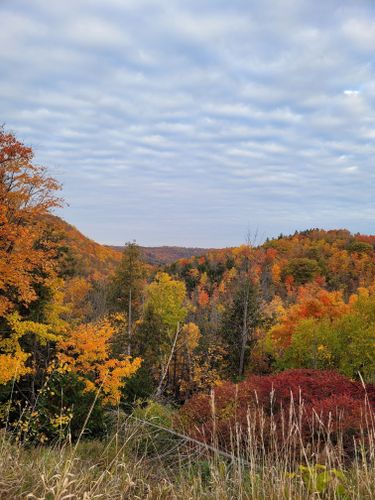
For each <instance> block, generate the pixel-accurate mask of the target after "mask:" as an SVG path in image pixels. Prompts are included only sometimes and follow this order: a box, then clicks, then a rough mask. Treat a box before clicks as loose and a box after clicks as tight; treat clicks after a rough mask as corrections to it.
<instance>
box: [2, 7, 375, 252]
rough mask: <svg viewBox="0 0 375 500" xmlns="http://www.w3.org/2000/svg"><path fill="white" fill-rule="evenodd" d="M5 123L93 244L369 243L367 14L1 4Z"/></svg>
mask: <svg viewBox="0 0 375 500" xmlns="http://www.w3.org/2000/svg"><path fill="white" fill-rule="evenodd" d="M0 22H1V29H0V75H1V76H0V122H3V123H5V125H6V128H7V129H10V130H12V131H13V132H15V133H16V135H17V136H18V137H19V138H21V139H22V140H23V141H24V142H26V143H27V144H30V145H32V146H33V147H34V150H35V152H36V158H37V161H38V162H39V163H41V164H44V165H46V166H48V167H49V168H50V171H51V173H52V174H53V175H54V176H55V177H57V178H58V179H59V180H60V181H62V182H63V184H64V191H63V194H64V197H65V199H66V202H67V203H68V204H69V206H67V207H66V208H64V210H63V211H62V212H60V214H62V215H63V217H64V218H65V219H66V220H68V221H69V222H71V223H73V224H74V225H76V226H77V227H78V228H79V229H80V230H81V231H83V232H84V233H85V234H87V235H88V236H90V237H91V238H94V239H96V240H97V241H100V242H103V243H113V244H122V243H124V242H125V241H128V240H132V239H136V240H137V241H138V242H139V243H141V244H145V245H159V244H176V245H195V246H210V247H212V246H218V247H219V246H228V245H233V244H237V243H240V242H241V241H243V240H244V238H245V236H246V233H247V231H248V230H250V231H251V232H255V231H256V230H257V231H258V233H259V235H261V237H265V236H272V235H277V234H279V233H280V232H283V233H289V232H294V230H295V229H305V228H310V227H324V228H338V227H346V228H349V229H351V230H352V231H360V232H366V233H375V227H374V226H375V224H374V222H375V162H374V159H375V2H374V1H373V0H368V1H365V0H363V1H361V0H351V1H349V0H347V1H346V0H341V1H339V0H325V1H324V2H323V1H321V2H320V1H319V2H317V1H315V0H257V1H256V0H232V1H228V0H189V1H182V0H105V1H103V0H64V1H60V2H59V1H46V0H24V1H21V0H1V1H0Z"/></svg>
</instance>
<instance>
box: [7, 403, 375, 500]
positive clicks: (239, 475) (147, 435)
mask: <svg viewBox="0 0 375 500" xmlns="http://www.w3.org/2000/svg"><path fill="white" fill-rule="evenodd" d="M111 418H112V424H111V435H110V437H108V438H107V439H105V440H100V441H98V440H90V441H87V440H79V441H77V442H76V443H71V442H69V441H63V442H59V443H55V444H54V445H52V446H48V447H43V446H38V447H25V446H24V445H22V444H20V443H18V444H17V443H16V442H14V440H12V439H11V438H10V436H9V435H8V434H5V433H4V434H3V435H2V436H1V441H0V442H1V445H0V446H1V453H0V477H1V480H0V497H1V498H21V497H22V498H46V499H50V498H51V499H52V498H53V499H64V498H86V499H91V498H113V499H116V498H118V499H120V498H142V499H146V498H152V499H154V498H155V499H159V498H160V499H173V498H191V499H204V498H207V499H218V498H220V499H245V498H249V499H250V498H254V499H261V498H271V499H276V498H285V499H298V498H301V499H302V498H326V499H327V498H332V499H333V498H337V499H349V498H350V499H371V498H374V495H375V463H374V460H375V446H374V445H375V440H374V437H375V434H374V427H373V423H372V424H371V423H370V422H367V424H368V425H370V426H372V428H371V429H369V428H367V429H364V431H365V432H364V433H365V434H366V435H367V436H368V437H369V439H364V438H363V439H359V440H358V441H357V446H356V448H355V452H354V454H353V456H352V459H351V460H350V461H349V462H348V461H347V459H346V458H345V457H346V455H345V453H344V452H343V449H342V448H340V446H339V445H338V444H337V442H336V443H335V444H334V443H333V442H332V441H331V440H330V436H329V432H327V428H326V427H323V426H320V427H319V425H318V427H317V430H318V428H319V431H320V442H319V444H318V443H315V444H314V445H313V446H303V445H302V443H301V441H300V428H299V427H298V419H297V420H296V421H293V420H292V421H290V422H289V424H288V426H287V428H286V429H285V430H286V434H285V438H284V440H283V441H280V440H279V439H275V440H272V444H271V447H270V443H269V442H266V441H267V440H266V439H265V438H264V436H265V434H266V433H263V431H265V428H264V427H262V425H260V426H259V422H258V421H257V423H255V421H252V420H251V419H248V422H247V424H246V427H245V428H239V427H237V428H234V429H233V440H232V445H231V448H230V449H228V450H227V451H226V452H222V451H220V450H219V449H218V448H216V447H215V446H213V445H208V444H200V443H199V442H198V441H196V440H194V439H190V438H189V437H187V436H185V437H184V436H183V435H182V434H181V433H175V432H174V431H173V430H172V429H171V428H170V418H171V414H170V411H169V410H167V409H166V407H165V406H161V405H158V404H156V403H153V404H150V405H149V406H148V407H147V409H144V408H143V409H138V410H136V411H135V412H134V413H133V415H131V416H126V415H124V414H122V413H121V412H116V411H114V412H113V414H112V416H111ZM279 430H280V429H275V434H274V435H275V436H276V435H277V434H278V431H279ZM243 435H246V436H247V438H249V439H248V440H247V446H246V448H245V449H244V448H243V447H242V446H241V445H240V442H241V441H242V439H243ZM259 436H263V437H262V438H261V439H260V440H259ZM322 445H323V446H322Z"/></svg>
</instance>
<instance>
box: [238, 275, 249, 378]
mask: <svg viewBox="0 0 375 500" xmlns="http://www.w3.org/2000/svg"><path fill="white" fill-rule="evenodd" d="M249 294H250V286H249V285H248V284H247V286H246V295H245V303H244V310H243V321H242V334H241V352H240V364H239V370H238V374H239V376H240V377H241V376H242V375H243V373H244V365H245V350H246V345H247V340H248V339H247V336H248V332H247V311H248V307H249Z"/></svg>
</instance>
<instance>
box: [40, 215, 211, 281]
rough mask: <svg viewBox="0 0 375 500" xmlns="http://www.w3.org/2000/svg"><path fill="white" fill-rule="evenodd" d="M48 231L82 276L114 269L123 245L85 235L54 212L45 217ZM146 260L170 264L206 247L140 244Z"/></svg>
mask: <svg viewBox="0 0 375 500" xmlns="http://www.w3.org/2000/svg"><path fill="white" fill-rule="evenodd" d="M47 224H48V227H49V230H50V231H51V232H52V233H53V234H54V239H55V240H56V241H58V242H59V245H60V247H61V248H63V249H65V250H66V254H67V258H68V259H70V260H69V262H67V265H68V266H70V267H72V266H74V268H75V271H76V272H77V273H78V274H79V275H82V276H87V277H90V278H92V279H100V278H103V277H105V276H107V275H108V274H110V273H111V272H113V270H114V269H115V268H116V266H117V264H118V262H119V261H120V259H121V253H122V250H123V247H119V246H110V245H101V244H100V243H97V242H96V241H93V240H91V239H90V238H87V236H84V235H83V234H82V233H81V232H80V231H79V230H78V229H77V228H76V227H74V226H72V225H71V224H69V223H68V222H66V221H65V220H63V219H61V218H60V217H57V216H56V215H48V216H47ZM141 249H142V252H143V255H144V258H145V260H146V262H148V263H149V264H152V265H163V264H171V263H173V262H175V261H177V260H179V259H190V258H192V257H197V256H198V257H199V256H201V255H204V254H206V253H207V252H208V251H209V249H206V248H185V247H172V246H161V247H141Z"/></svg>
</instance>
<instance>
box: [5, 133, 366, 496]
mask: <svg viewBox="0 0 375 500" xmlns="http://www.w3.org/2000/svg"><path fill="white" fill-rule="evenodd" d="M0 168H1V171H0V175H1V178H0V198H1V205H0V218H1V224H0V231H1V240H0V245H1V247H0V270H1V274H0V318H1V319H0V321H1V337H0V423H1V428H2V431H1V432H2V450H3V451H2V453H3V456H6V455H7V454H8V453H10V454H13V453H18V454H19V453H20V451H15V450H29V451H28V452H27V453H29V454H30V453H31V451H30V450H34V452H33V453H36V456H37V458H35V457H34V459H33V460H40V459H41V454H42V453H43V452H42V451H41V450H43V449H44V450H48V449H50V450H54V451H56V450H60V451H59V454H60V453H66V454H69V453H70V451H69V450H71V448H70V447H71V446H73V450H74V453H78V451H77V449H78V450H79V452H80V453H81V454H82V453H83V454H84V453H85V452H84V451H83V452H82V449H81V447H82V446H83V447H86V448H87V447H89V446H92V447H93V450H94V451H92V454H94V455H95V453H97V454H99V455H100V456H101V457H102V460H104V461H105V462H106V463H105V465H103V467H106V468H107V469H106V470H108V471H111V474H109V472H108V474H109V475H110V476H111V477H112V480H113V477H117V476H118V475H119V474H118V472H116V471H115V472H114V471H113V470H112V468H113V463H116V464H117V466H118V460H119V454H120V455H121V453H123V452H124V450H126V454H127V455H129V454H130V455H131V458H128V459H127V460H131V461H132V465H130V464H129V463H128V464H127V466H126V467H127V468H128V470H129V471H131V472H128V474H135V473H136V471H135V469H136V463H137V461H138V460H141V458H140V457H142V460H144V461H145V462H146V463H149V464H150V465H148V467H149V468H150V469H152V468H153V466H154V465H153V464H154V463H155V460H156V458H155V457H157V460H161V461H163V463H164V465H163V467H166V471H167V470H168V474H167V472H165V474H167V476H165V477H164V481H167V479H166V477H168V478H169V479H168V481H167V482H165V484H164V486H161V485H160V484H159V486H156V485H155V484H154V485H152V486H150V485H148V487H149V488H153V489H154V490H153V491H154V493H153V494H154V495H155V498H156V497H157V495H159V494H160V498H161V497H162V495H163V493H162V489H163V488H165V489H166V490H165V491H166V492H167V490H168V488H169V490H168V491H169V493H165V495H166V496H165V498H169V496H168V495H169V494H170V496H171V497H173V495H177V496H178V492H177V490H176V489H175V488H177V486H176V484H175V483H173V481H175V480H172V479H170V477H171V475H173V474H174V475H176V474H177V475H181V474H183V475H184V476H185V477H184V479H183V480H182V479H181V478H180V483H179V484H180V487H182V486H181V484H185V486H184V487H187V486H186V483H187V484H188V485H189V488H191V491H193V490H194V489H196V488H198V490H196V491H198V493H196V494H197V495H198V496H197V498H199V497H203V495H206V494H207V495H208V490H207V491H206V489H207V488H208V487H209V488H212V487H213V484H212V483H215V481H216V483H220V481H221V483H222V482H223V478H222V477H221V478H220V477H216V476H215V474H219V476H220V474H221V475H223V474H224V476H225V477H224V479H225V481H224V483H225V484H226V485H227V486H226V487H228V484H229V483H230V481H232V480H233V478H232V479H229V478H228V476H230V477H231V476H232V475H233V474H235V473H239V470H240V469H241V470H242V467H243V464H242V462H241V461H240V466H238V464H237V462H236V460H238V457H243V460H244V461H246V462H247V461H250V462H251V461H252V460H253V461H254V463H253V462H252V463H251V464H250V466H249V467H250V472H248V471H247V472H246V474H247V479H246V478H244V477H243V478H242V479H238V478H237V479H236V483H235V484H236V485H237V486H236V488H239V487H240V486H238V485H239V484H241V488H244V489H246V488H250V490H251V489H253V490H252V491H254V488H263V489H262V490H261V491H264V488H265V485H264V484H262V481H264V480H265V478H263V479H262V477H261V475H260V474H261V473H260V472H255V470H253V468H254V467H255V468H256V467H258V465H257V460H258V461H259V460H261V461H262V463H263V466H266V462H267V461H269V460H270V459H271V458H270V457H273V458H272V460H274V461H276V462H277V463H278V464H279V465H280V463H281V462H282V463H283V465H282V467H281V472H280V471H279V472H278V473H279V474H281V475H282V479H280V478H279V480H281V481H282V488H283V491H284V493H285V495H286V497H288V495H296V496H298V495H302V496H303V495H304V494H306V495H307V494H308V492H309V491H310V492H311V491H315V490H316V491H317V492H318V493H317V494H319V495H322V496H323V497H324V498H326V497H328V496H329V495H331V496H332V495H333V496H332V498H333V497H335V498H338V497H340V498H348V497H349V496H348V495H349V492H351V493H352V494H353V495H354V493H353V491H354V490H355V489H356V488H358V487H359V486H358V484H356V482H355V480H354V476H351V472H350V471H351V468H353V467H354V466H353V465H351V464H353V463H355V464H356V469H355V471H356V472H355V473H356V474H357V475H358V474H359V475H361V474H364V473H365V472H364V471H366V470H367V475H368V477H367V483H366V488H367V489H368V491H367V492H366V491H362V492H361V495H363V496H361V498H365V497H366V498H370V496H366V495H367V494H368V495H370V494H371V491H373V490H371V488H373V486H374V484H373V483H372V482H371V480H370V477H373V469H371V467H373V460H374V455H373V453H374V427H373V418H374V413H373V411H374V404H375V385H373V384H375V342H374V340H375V337H374V332H375V236H370V235H363V234H351V233H350V232H349V231H347V230H344V229H339V230H331V231H324V230H320V229H314V228H313V229H308V230H306V231H303V232H296V233H295V234H293V235H288V236H286V235H280V236H279V237H278V238H276V239H269V240H266V241H265V242H264V243H261V244H258V243H257V242H256V241H253V240H252V235H249V237H248V239H247V241H245V242H244V244H243V245H241V246H240V247H235V248H224V249H220V250H217V249H211V250H206V251H205V250H202V249H200V250H199V251H198V250H194V249H190V250H189V249H186V250H185V254H186V253H187V255H186V256H184V257H183V258H178V259H176V260H173V259H174V257H172V259H171V257H170V254H171V252H172V254H173V252H177V250H176V249H168V248H166V249H163V248H161V249H158V250H157V252H156V254H152V252H151V253H150V251H151V250H149V251H147V249H142V248H141V247H139V246H138V245H137V243H135V242H128V243H126V244H125V245H124V247H123V248H122V249H119V248H112V247H106V246H103V245H99V244H97V243H95V242H93V241H91V240H89V239H88V238H86V237H84V236H83V235H82V234H81V233H80V232H79V231H78V230H77V229H75V228H74V227H73V226H70V225H69V224H67V223H66V222H64V221H63V220H62V219H60V218H59V217H57V216H56V215H54V214H53V211H54V209H56V208H57V207H62V206H63V205H64V200H63V190H62V189H61V186H60V184H59V182H58V181H57V180H55V179H53V178H52V177H50V175H49V173H48V170H47V169H46V168H44V167H40V166H38V165H37V164H35V162H34V160H33V151H32V149H31V148H29V147H27V146H25V145H24V144H23V143H22V141H21V140H20V139H19V138H17V137H15V136H14V135H13V134H12V133H10V132H7V131H6V130H4V129H2V130H1V132H0ZM253 239H254V238H253ZM163 252H164V253H165V255H163ZM200 252H201V253H200ZM197 253H198V255H196V254H197ZM173 255H174V254H173ZM155 261H156V262H155ZM119 426H120V427H121V426H123V427H121V428H125V429H126V432H125V431H124V430H123V431H122V432H119V431H118V429H119ZM135 435H136V436H137V437H136V438H134V436H135ZM113 436H116V437H115V438H113ZM124 436H126V437H124ZM114 439H115V442H116V446H115V450H113V449H112V448H113V440H114ZM119 440H121V444H119V442H118V441H119ZM90 443H91V444H90ZM94 443H96V444H95V445H94ZM106 443H107V444H106ZM108 443H110V444H108ZM77 446H78V448H77ZM176 449H177V450H178V457H179V460H184V459H185V460H186V457H191V456H194V457H195V458H194V459H193V460H191V458H190V462H189V463H190V465H189V467H188V468H187V469H186V467H185V469H184V467H183V464H182V465H181V463H180V468H179V470H178V471H176V470H175V471H173V470H172V469H173V466H172V463H170V462H169V460H170V459H171V457H174V458H173V460H172V462H173V461H176V460H177V458H176V456H177V455H176V453H177V452H176ZM35 450H39V451H37V452H36V451H35ZM282 450H284V451H283V453H284V455H285V457H281V452H282ZM285 450H287V451H285ZM25 453H26V452H25ZM50 453H52V452H51V451H50ZM111 454H112V455H111ZM109 455H111V456H112V458H108V457H109ZM215 456H216V459H215V460H216V462H215V460H214V458H215ZM324 456H325V458H323V457H324ZM103 457H104V458H103ZM137 457H138V458H137ZM184 457H185V458H184ZM228 457H229V458H228ZM236 457H237V458H236ZM327 457H328V459H327ZM94 458H96V459H99V458H98V457H94ZM22 460H26V459H25V458H22ZM53 460H54V458H53V459H51V463H50V464H49V465H48V467H52V468H53V467H55V466H56V465H53ZM72 460H73V462H72V463H70V465H69V474H72V475H73V474H77V471H73V472H72V469H74V468H76V467H79V468H81V469H85V467H86V468H87V466H86V465H82V464H81V465H78V466H77V464H76V463H75V462H74V460H76V459H72ZM77 460H78V459H77ZM212 460H213V461H212ZM241 460H242V459H241ZM327 460H328V462H329V463H328V462H327ZM80 461H81V462H82V461H83V462H84V459H83V458H82V457H81V458H80ZM89 461H90V459H89ZM217 461H219V462H220V463H221V465H220V464H219V465H218V463H217ZM81 462H79V463H81ZM276 462H275V463H276ZM236 464H237V465H236ZM258 464H259V462H258ZM235 465H236V467H235ZM296 466H298V467H299V469H298V468H297V472H293V470H295V467H296ZM3 467H5V466H4V464H3ZM23 467H26V465H25V464H23ZM64 467H65V466H64ZM192 467H194V470H192V469H191V468H192ZM217 467H219V468H218V469H217ZM233 467H234V470H232V469H233ZM238 467H240V468H238ZM339 467H341V469H340V470H339ZM344 467H347V469H346V470H347V472H343V470H344V469H343V468H344ZM245 469H246V467H245ZM245 469H244V470H242V474H245ZM338 470H339V472H338ZM220 471H221V472H220ZM287 471H289V472H287ZM81 472H82V470H81ZM12 473H13V474H15V471H13V472H12V470H11V468H10V469H7V470H5V469H4V471H3V475H4V477H5V478H7V479H6V481H7V483H6V484H8V487H9V488H11V487H13V488H14V490H13V494H14V496H17V495H21V496H22V495H23V494H25V493H27V492H28V491H29V490H27V488H28V487H29V486H28V485H27V484H25V483H24V482H17V480H16V475H15V476H14V477H13V476H12ZM84 473H85V474H86V475H87V474H88V475H89V476H90V474H92V473H91V472H90V471H89V470H86V471H84ZM64 474H65V475H64ZM66 474H67V470H64V471H62V472H61V471H60V476H58V479H56V477H54V478H53V477H50V478H49V480H48V481H49V482H50V483H54V485H52V484H49V485H46V484H45V485H44V486H43V488H44V490H43V491H41V493H40V494H41V495H43V494H45V495H46V494H48V491H49V493H51V492H52V493H51V494H53V495H55V496H53V498H68V497H66V496H64V494H68V493H67V492H69V491H70V489H69V488H70V486H69V481H68V479H67V478H69V477H71V476H69V475H66ZM82 474H83V472H82ZM116 474H117V476H116ZM254 474H256V476H254ZM288 474H289V475H288ZM371 475H372V476H371ZM12 477H13V479H12ZM100 477H101V476H100V474H99V479H100ZM61 478H62V479H61ZM189 478H190V479H189ZM29 480H30V481H32V479H29ZM33 480H35V478H34V479H33ZM91 480H92V481H93V478H91ZM96 480H98V478H97V477H96ZM116 480H117V481H119V479H118V477H117V479H116ZM149 480H150V481H151V482H152V481H153V480H152V479H151V478H150V479H149ZM64 481H65V482H64ZM66 481H68V483H66ZM77 481H78V483H74V491H77V490H79V488H81V490H80V491H81V492H83V491H84V490H83V489H82V488H83V485H82V484H80V483H79V480H77ZM100 481H102V483H103V485H102V486H103V487H104V483H108V484H106V487H108V488H109V490H111V488H115V489H116V487H117V488H118V487H119V485H118V483H116V484H117V486H116V487H115V486H114V485H113V484H110V483H111V480H110V479H108V478H106V479H103V478H102V479H100ZM122 481H123V480H122ZM158 481H159V480H158ZM181 481H185V483H183V482H182V483H181ZM196 481H198V483H199V485H198V486H199V487H198V486H197V484H195V482H196ZM254 481H255V482H257V485H256V484H255V483H254ZM272 481H273V482H274V481H276V478H275V477H273V479H272ZM120 482H121V481H120ZM133 483H134V481H133ZM93 484H94V483H93ZM95 484H96V483H95ZM9 485H10V486H9ZM12 485H13V486H12ZM209 485H210V486H209ZM95 487H96V486H95ZM215 487H216V488H218V487H219V485H218V484H216V486H215ZM221 487H223V486H221ZM38 488H42V487H41V486H38ZM43 488H42V489H43ZM48 488H49V489H48ZM54 488H55V489H54ZM93 488H94V487H93ZM121 488H125V489H126V488H129V490H128V494H129V495H130V494H131V493H132V494H134V495H136V493H135V492H136V491H138V493H137V494H138V495H140V496H138V497H137V498H140V497H142V498H143V497H144V496H143V495H145V494H146V493H145V489H144V488H146V486H145V484H144V483H142V484H141V479H138V480H136V481H135V485H134V484H132V482H131V481H130V482H129V484H127V486H126V485H124V484H123V485H122V486H121ZM155 488H156V489H157V488H159V489H160V491H159V490H157V491H158V492H159V493H157V491H156V489H155ZM369 488H370V489H369ZM94 489H95V488H94ZM133 489H134V491H133ZM90 491H91V490H90ZM113 491H115V490H113ZM116 491H117V490H116ZM124 491H125V490H123V491H122V493H123V492H124ZM236 491H237V490H236ZM259 491H260V490H259ZM303 491H304V493H303ZM291 492H294V493H291ZM122 493H121V494H122ZM245 493H246V492H245V491H242V493H241V494H243V496H244V497H246V495H245ZM91 494H92V495H94V493H93V491H91V492H90V495H91ZM215 494H217V491H216V493H215ZM238 494H239V493H238ZM258 494H259V495H260V493H259V492H258ZM59 495H60V496H59ZM192 495H193V493H192ZM223 495H224V493H223ZM324 495H326V496H324ZM335 495H336V496H335ZM340 495H341V496H340ZM345 495H347V496H345ZM249 496H251V494H250V493H249ZM108 497H109V493H108ZM114 497H115V496H113V498H114ZM254 497H255V498H259V496H257V495H256V494H255V493H254ZM4 498H5V497H4ZM43 498H44V497H43ZM45 498H47V497H45ZM48 498H52V496H48ZM85 498H94V496H87V497H85ZM158 498H159V497H158ZM163 498H164V497H163ZM222 498H224V496H223V497H222ZM228 498H229V496H228Z"/></svg>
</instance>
